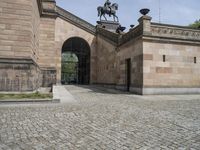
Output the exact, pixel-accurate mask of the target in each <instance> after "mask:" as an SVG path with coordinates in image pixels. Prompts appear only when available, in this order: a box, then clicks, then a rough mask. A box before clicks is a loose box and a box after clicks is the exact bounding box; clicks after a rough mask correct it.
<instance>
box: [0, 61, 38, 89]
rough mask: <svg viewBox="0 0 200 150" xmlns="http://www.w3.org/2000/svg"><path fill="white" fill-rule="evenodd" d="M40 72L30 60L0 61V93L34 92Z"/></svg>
mask: <svg viewBox="0 0 200 150" xmlns="http://www.w3.org/2000/svg"><path fill="white" fill-rule="evenodd" d="M41 79H42V78H41V71H40V69H38V66H37V65H36V64H35V63H34V62H33V61H32V60H31V59H0V91H34V90H36V89H37V88H39V87H40V86H41V83H42V81H41Z"/></svg>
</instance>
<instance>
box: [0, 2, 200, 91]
mask: <svg viewBox="0 0 200 150" xmlns="http://www.w3.org/2000/svg"><path fill="white" fill-rule="evenodd" d="M151 19H152V18H151V17H149V16H146V15H145V16H142V17H140V19H139V20H138V21H139V25H138V26H136V27H134V28H131V29H130V31H129V32H127V33H123V34H117V33H114V32H110V31H109V30H105V29H103V28H102V27H101V26H97V27H96V28H95V26H93V25H92V24H90V23H88V22H86V21H84V20H82V19H81V18H79V17H77V16H75V15H73V14H71V13H70V12H68V11H65V10H63V9H62V8H60V7H58V6H56V3H55V1H54V0H37V1H36V0H15V1H13V0H1V1H0V58H7V59H11V58H14V59H21V60H23V59H31V60H32V62H35V65H36V66H37V67H36V68H37V69H36V68H34V67H32V68H31V67H30V69H29V71H31V70H40V72H43V73H41V74H40V75H41V76H43V78H44V79H43V84H42V85H43V86H48V85H49V86H50V85H52V84H53V83H55V78H56V82H57V83H60V82H61V53H62V46H63V44H64V42H65V41H67V40H68V39H70V38H72V37H79V38H82V39H84V40H85V41H86V42H87V43H88V45H89V47H90V54H91V57H90V62H91V63H90V64H91V65H90V83H91V84H92V83H97V84H101V85H106V86H108V87H117V88H120V89H126V86H127V85H126V84H127V74H126V71H127V70H126V69H127V68H126V60H127V59H131V83H130V84H131V89H132V90H131V91H132V92H136V93H139V94H144V92H143V91H145V89H144V88H146V91H147V92H146V93H148V94H151V93H150V92H151V91H153V90H152V89H156V91H163V89H166V88H171V89H176V88H180V89H179V90H181V88H183V93H184V91H185V89H187V88H194V89H195V90H192V89H191V91H200V90H196V88H199V86H200V78H199V77H200V69H199V68H200V66H199V62H200V61H199V58H200V55H199V51H200V44H199V43H200V30H198V29H191V28H188V27H181V26H174V25H166V24H158V23H153V22H151ZM164 56H165V61H164V60H163V57H164ZM7 65H8V66H9V67H10V65H11V64H9V63H8V64H7ZM7 65H6V66H5V65H4V64H3V63H1V64H0V66H1V67H2V66H3V67H5V68H6V67H8V66H7ZM11 66H12V65H11ZM22 66H23V65H22V64H19V65H18V66H15V67H16V68H19V69H13V70H12V74H14V75H16V74H18V70H20V68H25V67H24V66H23V67H22ZM9 67H8V68H9ZM49 69H50V70H52V71H47V70H49ZM43 70H44V71H43ZM9 71H10V70H9V69H8V70H6V69H4V70H3V72H4V73H8V72H9ZM9 73H10V72H9ZM55 73H56V75H55ZM26 76H27V78H28V74H27V75H26ZM49 77H50V78H49ZM1 78H2V81H1V82H2V84H3V85H5V84H7V80H6V79H5V78H3V77H1ZM30 78H32V77H31V76H30ZM37 80H39V79H37ZM37 80H32V81H31V82H37ZM10 81H11V79H9V82H10ZM48 81H50V82H48ZM14 82H15V80H14V81H13V84H14ZM26 83H27V84H29V82H26ZM16 85H19V84H18V79H16ZM33 85H37V86H33V87H38V83H33ZM9 86H10V83H9ZM2 87H4V86H2ZM18 87H19V86H18ZM27 87H28V86H27ZM147 88H148V89H147ZM159 88H160V89H159ZM16 89H17V88H16ZM18 89H20V88H18ZM27 89H28V88H27ZM33 89H34V88H33ZM171 89H168V90H167V91H171ZM179 90H177V91H179ZM161 93H163V92H161Z"/></svg>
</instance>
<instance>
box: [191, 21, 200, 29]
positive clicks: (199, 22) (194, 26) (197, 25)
mask: <svg viewBox="0 0 200 150" xmlns="http://www.w3.org/2000/svg"><path fill="white" fill-rule="evenodd" d="M189 26H190V27H192V28H200V19H199V20H196V21H195V22H194V23H193V24H190V25H189Z"/></svg>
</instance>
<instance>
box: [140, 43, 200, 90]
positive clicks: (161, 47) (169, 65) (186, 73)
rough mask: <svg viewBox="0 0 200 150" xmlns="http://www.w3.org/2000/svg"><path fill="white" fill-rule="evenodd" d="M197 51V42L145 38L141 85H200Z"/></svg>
mask: <svg viewBox="0 0 200 150" xmlns="http://www.w3.org/2000/svg"><path fill="white" fill-rule="evenodd" d="M199 52H200V46H197V45H187V44H176V43H163V42H160V43H157V42H156V43H155V42H144V82H143V83H144V88H146V89H148V88H155V92H156V89H157V90H158V88H165V89H166V90H165V91H166V93H167V88H174V91H176V89H177V88H200V61H199V59H200V53H199ZM175 88H176V89H175ZM153 91H154V90H153ZM153 91H152V92H153ZM195 91H196V90H195ZM147 93H148V92H147Z"/></svg>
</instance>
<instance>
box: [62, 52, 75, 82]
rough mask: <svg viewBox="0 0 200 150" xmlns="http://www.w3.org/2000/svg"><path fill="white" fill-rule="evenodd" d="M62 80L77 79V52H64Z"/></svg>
mask: <svg viewBox="0 0 200 150" xmlns="http://www.w3.org/2000/svg"><path fill="white" fill-rule="evenodd" d="M61 67H62V81H65V82H71V81H75V79H76V77H77V69H78V68H77V67H78V57H77V56H76V54H73V53H70V52H66V53H63V54H62V66H61Z"/></svg>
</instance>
